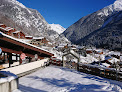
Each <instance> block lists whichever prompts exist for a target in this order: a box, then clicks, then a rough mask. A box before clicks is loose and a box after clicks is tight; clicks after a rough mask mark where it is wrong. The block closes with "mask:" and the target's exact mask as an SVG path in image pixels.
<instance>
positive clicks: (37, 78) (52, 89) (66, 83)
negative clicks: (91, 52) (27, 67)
mask: <svg viewBox="0 0 122 92" xmlns="http://www.w3.org/2000/svg"><path fill="white" fill-rule="evenodd" d="M13 92H122V82H119V81H114V80H110V79H105V78H101V77H98V76H94V75H90V74H85V73H81V72H78V71H75V70H71V69H67V68H63V67H56V66H49V67H46V68H44V69H40V70H39V71H37V72H35V73H32V74H30V75H27V76H24V77H22V78H20V79H19V89H18V90H15V91H13Z"/></svg>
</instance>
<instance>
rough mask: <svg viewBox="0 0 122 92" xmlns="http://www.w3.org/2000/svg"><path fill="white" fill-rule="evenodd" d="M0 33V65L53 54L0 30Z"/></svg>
mask: <svg viewBox="0 0 122 92" xmlns="http://www.w3.org/2000/svg"><path fill="white" fill-rule="evenodd" d="M0 35H2V36H0V43H1V44H0V48H1V51H2V53H1V54H0V65H3V64H4V65H5V66H4V67H5V68H7V67H11V65H12V66H13V65H14V64H16V63H17V62H18V64H21V63H22V62H26V61H27V62H32V61H36V60H37V59H44V58H50V57H51V56H53V54H52V53H50V52H48V51H46V50H43V49H42V48H39V47H37V46H34V45H31V44H28V43H25V42H23V41H20V40H18V39H16V38H14V37H11V36H9V35H6V34H4V33H2V32H0ZM13 58H14V59H13ZM35 58H36V59H35ZM40 63H41V62H40Z"/></svg>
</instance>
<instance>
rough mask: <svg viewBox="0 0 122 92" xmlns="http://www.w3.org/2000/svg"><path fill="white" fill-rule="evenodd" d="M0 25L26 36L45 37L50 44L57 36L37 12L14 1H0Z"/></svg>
mask: <svg viewBox="0 0 122 92" xmlns="http://www.w3.org/2000/svg"><path fill="white" fill-rule="evenodd" d="M0 23H2V24H5V25H7V26H9V27H13V28H15V29H17V30H21V31H23V32H24V33H25V34H26V35H31V36H43V37H46V38H48V39H49V40H50V41H52V42H54V41H55V39H56V38H57V37H58V36H59V34H58V33H57V32H55V31H54V30H52V29H50V28H51V27H50V25H49V24H48V23H47V22H46V20H45V19H44V17H43V16H42V15H41V14H40V13H39V12H38V11H37V10H35V9H30V8H27V7H25V6H24V5H23V4H22V3H20V2H18V1H16V0H0ZM63 38H65V37H63ZM66 42H67V41H66Z"/></svg>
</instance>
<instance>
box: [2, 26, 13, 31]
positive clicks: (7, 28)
mask: <svg viewBox="0 0 122 92" xmlns="http://www.w3.org/2000/svg"><path fill="white" fill-rule="evenodd" d="M4 29H5V30H6V31H9V30H14V28H11V27H6V28H4Z"/></svg>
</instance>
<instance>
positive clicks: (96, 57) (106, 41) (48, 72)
mask: <svg viewBox="0 0 122 92" xmlns="http://www.w3.org/2000/svg"><path fill="white" fill-rule="evenodd" d="M19 1H21V0H19ZM19 1H18V0H0V92H122V0H115V2H114V3H113V4H111V5H109V6H107V7H104V8H103V9H101V10H98V11H96V12H94V13H92V14H89V15H87V16H84V17H82V18H81V19H79V20H78V21H77V22H75V23H74V24H72V25H71V26H69V27H68V28H67V29H65V28H64V27H62V26H61V25H59V24H48V22H47V21H46V20H45V19H44V16H42V15H41V14H40V13H39V12H38V11H37V10H35V9H31V8H27V7H26V6H24V5H23V4H22V3H20V2H19ZM28 2H29V1H28Z"/></svg>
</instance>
